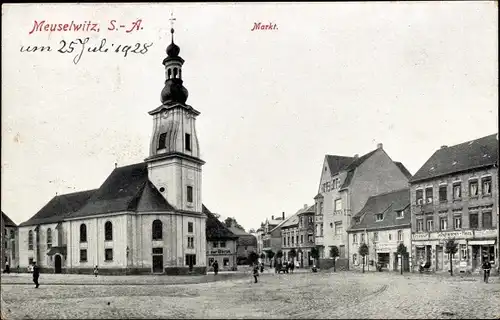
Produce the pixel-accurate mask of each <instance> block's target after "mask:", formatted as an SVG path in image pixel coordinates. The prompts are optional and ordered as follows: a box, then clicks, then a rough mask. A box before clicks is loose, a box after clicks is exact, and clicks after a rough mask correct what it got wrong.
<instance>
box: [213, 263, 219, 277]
mask: <svg viewBox="0 0 500 320" xmlns="http://www.w3.org/2000/svg"><path fill="white" fill-rule="evenodd" d="M212 267H214V275H217V273H219V263H218V262H217V260H215V261H214V263H212Z"/></svg>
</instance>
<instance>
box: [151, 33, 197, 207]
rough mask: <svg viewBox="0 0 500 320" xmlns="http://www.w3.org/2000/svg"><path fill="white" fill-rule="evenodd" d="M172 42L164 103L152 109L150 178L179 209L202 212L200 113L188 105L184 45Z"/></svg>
mask: <svg viewBox="0 0 500 320" xmlns="http://www.w3.org/2000/svg"><path fill="white" fill-rule="evenodd" d="M170 32H171V34H172V42H171V43H170V45H169V46H168V47H167V57H166V58H165V59H164V60H163V65H164V66H165V79H166V80H165V87H164V88H163V90H162V91H161V103H162V104H161V106H159V107H158V108H156V109H154V110H152V111H150V112H149V114H150V115H151V116H153V135H152V137H151V144H150V149H149V157H148V158H147V159H145V161H146V162H147V164H148V175H149V180H150V181H151V182H152V183H153V184H154V185H155V187H156V188H157V189H158V190H159V191H160V193H161V194H162V195H163V196H164V197H165V199H166V200H167V201H168V202H169V203H170V204H171V205H172V206H173V207H174V208H176V209H177V210H184V211H194V212H199V213H201V212H202V202H201V201H202V200H201V166H202V165H203V164H205V162H204V161H203V160H201V159H200V147H199V143H198V137H197V134H196V117H197V116H198V115H199V114H200V112H198V111H197V110H195V109H194V108H193V107H191V106H190V105H187V104H186V100H187V98H188V91H187V89H186V88H185V87H184V86H183V81H182V65H183V64H184V59H182V58H181V57H180V56H179V53H180V48H179V46H177V45H176V44H175V43H174V28H173V26H172V28H171V30H170Z"/></svg>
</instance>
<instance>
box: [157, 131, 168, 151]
mask: <svg viewBox="0 0 500 320" xmlns="http://www.w3.org/2000/svg"><path fill="white" fill-rule="evenodd" d="M166 143H167V133H166V132H165V133H162V134H160V137H159V139H158V149H156V150H160V149H164V148H166Z"/></svg>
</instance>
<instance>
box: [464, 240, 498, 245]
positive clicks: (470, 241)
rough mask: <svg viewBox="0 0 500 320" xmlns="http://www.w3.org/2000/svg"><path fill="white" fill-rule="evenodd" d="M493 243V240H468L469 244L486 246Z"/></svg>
mask: <svg viewBox="0 0 500 320" xmlns="http://www.w3.org/2000/svg"><path fill="white" fill-rule="evenodd" d="M491 244H495V240H469V245H471V246H486V245H491Z"/></svg>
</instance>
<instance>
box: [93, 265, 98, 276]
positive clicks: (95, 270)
mask: <svg viewBox="0 0 500 320" xmlns="http://www.w3.org/2000/svg"><path fill="white" fill-rule="evenodd" d="M98 274H99V268H97V266H95V267H94V276H96V277H97V275H98Z"/></svg>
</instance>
